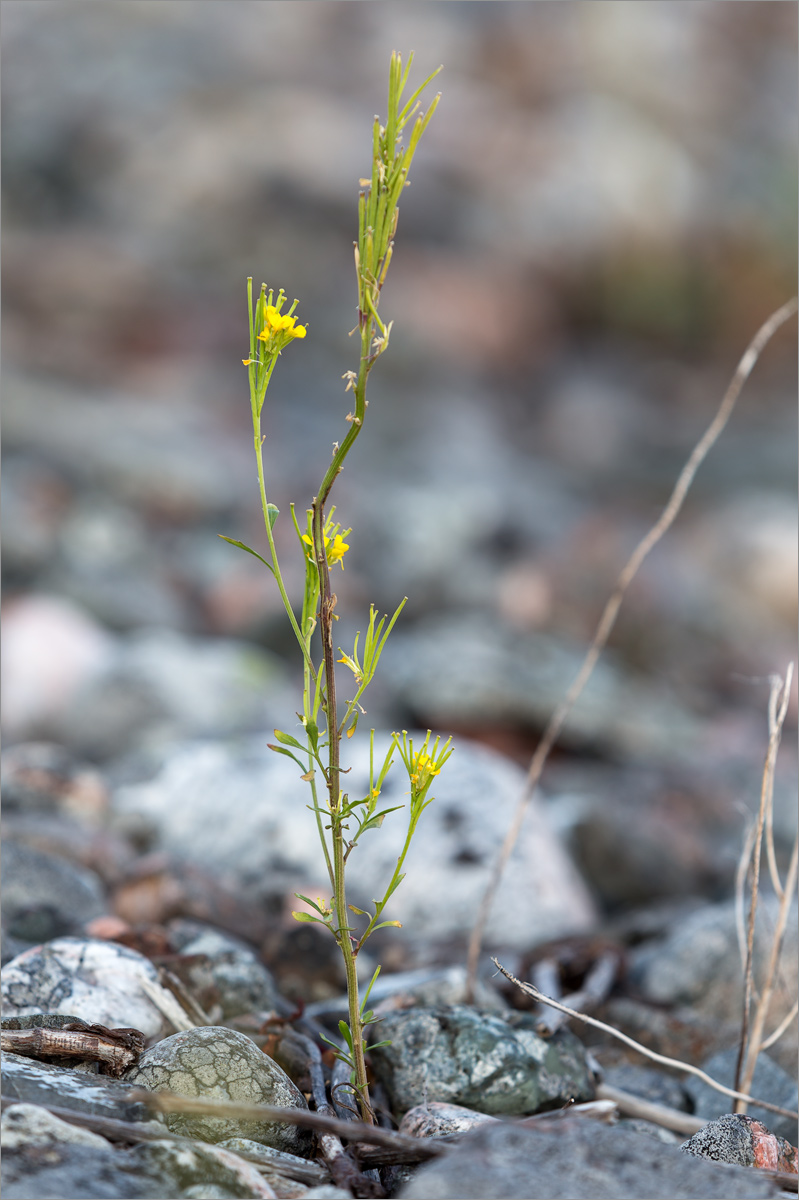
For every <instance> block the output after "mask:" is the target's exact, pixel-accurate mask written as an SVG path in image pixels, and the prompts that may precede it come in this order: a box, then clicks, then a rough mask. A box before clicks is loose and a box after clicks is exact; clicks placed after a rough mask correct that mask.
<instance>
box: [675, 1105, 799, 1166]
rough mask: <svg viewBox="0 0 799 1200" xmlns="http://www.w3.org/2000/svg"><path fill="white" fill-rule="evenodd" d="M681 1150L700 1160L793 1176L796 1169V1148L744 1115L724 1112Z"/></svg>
mask: <svg viewBox="0 0 799 1200" xmlns="http://www.w3.org/2000/svg"><path fill="white" fill-rule="evenodd" d="M680 1149H681V1150H682V1151H684V1152H685V1153H686V1154H694V1155H696V1156H697V1157H699V1158H710V1159H712V1160H713V1161H714V1162H723V1163H736V1164H737V1165H738V1166H741V1167H768V1168H769V1170H771V1171H788V1172H791V1173H792V1174H794V1175H795V1174H796V1173H797V1170H798V1169H799V1164H798V1163H797V1149H796V1146H793V1145H791V1143H790V1142H789V1141H787V1139H786V1138H783V1137H777V1136H776V1135H775V1134H773V1133H772V1132H771V1130H770V1129H767V1128H766V1126H765V1125H763V1124H762V1122H760V1121H757V1120H755V1118H754V1117H750V1116H744V1115H743V1113H725V1115H724V1116H723V1117H719V1118H718V1119H717V1120H715V1121H711V1122H710V1123H709V1124H708V1125H705V1126H704V1128H703V1129H700V1130H699V1131H698V1133H695V1134H694V1135H693V1137H690V1138H689V1139H688V1141H687V1142H683V1144H682V1145H681V1146H680Z"/></svg>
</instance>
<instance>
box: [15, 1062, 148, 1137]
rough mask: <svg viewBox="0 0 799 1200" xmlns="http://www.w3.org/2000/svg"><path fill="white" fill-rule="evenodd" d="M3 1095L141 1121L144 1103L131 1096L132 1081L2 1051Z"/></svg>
mask: <svg viewBox="0 0 799 1200" xmlns="http://www.w3.org/2000/svg"><path fill="white" fill-rule="evenodd" d="M2 1071H3V1095H4V1096H5V1098H6V1099H7V1100H17V1101H19V1102H20V1103H21V1104H41V1105H44V1106H46V1107H47V1106H50V1107H56V1108H72V1109H75V1110H76V1111H77V1112H84V1113H89V1114H90V1115H92V1116H98V1117H114V1118H115V1119H117V1120H120V1121H142V1120H144V1119H146V1117H147V1115H148V1113H147V1109H146V1108H145V1107H144V1105H143V1104H139V1103H136V1102H134V1101H132V1100H129V1099H128V1095H129V1093H130V1085H129V1084H125V1083H120V1082H119V1080H116V1079H109V1078H107V1077H106V1076H105V1075H95V1074H92V1073H90V1072H88V1071H81V1070H74V1069H73V1068H71V1067H57V1066H52V1065H50V1064H49V1063H42V1062H37V1061H35V1060H34V1059H32V1058H26V1057H24V1056H23V1055H21V1054H10V1053H8V1052H6V1053H4V1054H3V1062H2Z"/></svg>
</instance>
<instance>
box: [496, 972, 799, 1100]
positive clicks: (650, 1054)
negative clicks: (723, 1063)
mask: <svg viewBox="0 0 799 1200" xmlns="http://www.w3.org/2000/svg"><path fill="white" fill-rule="evenodd" d="M491 961H492V962H493V964H494V966H495V967H496V968H497V969H498V970H499V971H501V972H502V974H503V975H504V976H505V978H506V979H509V980H510V981H511V983H515V984H516V986H517V987H518V988H520V989H521V990H522V991H523V992H524V993H525V995H527V996H532V997H533V999H534V1000H538V1001H539V1002H540V1003H541V1004H551V1005H552V1007H553V1008H558V1009H560V1011H561V1012H565V1013H566V1014H567V1015H568V1016H570V1017H574V1019H575V1020H577V1021H583V1022H584V1023H585V1024H586V1025H593V1026H594V1028H595V1029H601V1030H602V1031H603V1033H608V1034H610V1036H611V1037H614V1038H616V1039H617V1040H618V1041H620V1042H624V1043H625V1045H627V1046H630V1047H631V1048H632V1049H633V1050H637V1051H638V1053H639V1054H643V1055H645V1056H646V1057H647V1058H651V1059H652V1061H653V1062H657V1063H660V1064H661V1066H664V1067H673V1068H674V1069H675V1070H676V1071H684V1072H686V1073H687V1074H689V1075H696V1077H697V1079H701V1080H703V1081H704V1082H705V1083H706V1084H708V1085H709V1086H710V1087H712V1088H713V1089H714V1090H715V1091H717V1092H721V1093H722V1095H724V1096H731V1097H732V1098H733V1099H734V1100H739V1099H740V1100H746V1101H748V1103H749V1104H757V1105H758V1106H759V1107H760V1108H767V1109H768V1110H769V1112H775V1113H779V1114H780V1116H783V1117H794V1118H797V1119H799V1112H794V1111H793V1109H790V1108H780V1106H779V1105H777V1104H771V1103H770V1102H769V1101H767V1100H758V1099H757V1098H756V1097H755V1096H749V1095H746V1094H744V1093H742V1092H736V1091H734V1090H733V1088H728V1087H725V1086H724V1084H723V1083H718V1082H717V1081H716V1080H715V1079H712V1078H711V1076H710V1075H707V1074H706V1073H705V1072H704V1071H702V1070H700V1068H699V1067H693V1066H691V1064H690V1063H686V1062H681V1061H680V1059H678V1058H668V1057H667V1056H666V1055H665V1054H657V1053H656V1052H655V1051H654V1050H650V1049H648V1047H646V1046H642V1045H641V1043H640V1042H636V1040H635V1038H631V1037H628V1036H627V1034H626V1033H622V1032H621V1030H619V1029H614V1028H613V1026H612V1025H606V1024H605V1022H604V1021H598V1020H597V1018H596V1017H589V1016H587V1014H586V1013H581V1012H577V1011H576V1010H575V1009H573V1008H567V1007H566V1005H565V1004H560V1003H559V1002H558V1001H557V1000H552V999H551V998H550V997H549V996H545V995H544V994H543V993H542V992H539V990H538V988H535V987H533V986H532V984H530V983H524V982H523V981H522V980H520V979H517V978H516V976H515V975H511V973H510V971H506V970H505V968H504V967H503V966H502V963H501V962H499V960H498V959H496V958H492V959H491Z"/></svg>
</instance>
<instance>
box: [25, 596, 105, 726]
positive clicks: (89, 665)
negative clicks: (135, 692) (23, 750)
mask: <svg viewBox="0 0 799 1200" xmlns="http://www.w3.org/2000/svg"><path fill="white" fill-rule="evenodd" d="M2 644H3V693H4V697H5V699H4V704H3V731H4V734H5V736H6V738H10V739H14V740H16V739H22V738H26V737H31V736H37V734H38V733H39V731H41V730H42V729H44V728H46V725H47V722H48V721H49V720H51V719H52V718H54V717H55V716H57V714H58V713H60V712H62V711H63V710H64V708H65V707H67V706H69V705H70V704H71V703H72V701H73V699H74V697H75V696H76V695H77V693H78V692H79V691H80V689H81V687H82V686H83V685H84V684H86V683H87V682H88V681H89V680H91V679H95V678H96V677H97V676H98V675H99V674H100V673H101V672H102V671H103V670H105V668H106V667H107V666H108V664H109V663H110V661H111V659H112V657H113V645H114V643H113V638H111V637H110V636H109V635H108V634H107V633H106V632H105V631H104V630H103V629H102V628H101V627H100V626H99V625H98V624H97V623H96V622H95V621H93V620H92V619H91V617H89V616H88V615H87V614H86V613H85V612H84V611H83V610H82V609H80V608H79V607H78V606H77V605H75V604H72V603H71V602H70V601H68V600H62V599H59V598H57V597H55V596H47V595H40V594H35V593H34V594H29V595H24V596H18V597H16V598H15V599H13V600H10V601H9V602H8V604H7V612H6V614H5V617H4V620H3V635H2Z"/></svg>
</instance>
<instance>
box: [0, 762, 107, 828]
mask: <svg viewBox="0 0 799 1200" xmlns="http://www.w3.org/2000/svg"><path fill="white" fill-rule="evenodd" d="M2 771H3V817H4V819H5V818H6V817H7V816H9V815H10V814H17V813H24V814H25V815H27V816H31V815H33V814H34V813H35V814H43V813H47V814H48V815H50V816H52V815H54V814H56V813H58V812H65V813H67V814H68V815H69V816H70V817H72V818H74V819H75V820H78V821H81V822H82V823H85V824H86V825H89V826H92V827H95V826H97V825H99V824H100V823H102V821H103V819H104V818H105V816H106V814H107V810H108V789H107V787H106V786H105V784H104V782H103V779H102V777H101V776H100V774H99V773H98V772H97V770H96V769H95V768H94V767H92V766H91V765H90V764H89V763H86V762H82V761H81V760H80V759H77V758H75V756H74V755H73V754H71V753H70V751H69V750H67V749H66V748H65V747H64V746H59V745H56V744H54V743H51V742H20V743H18V744H17V745H15V746H11V747H9V749H8V750H4V751H3V756H2Z"/></svg>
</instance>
